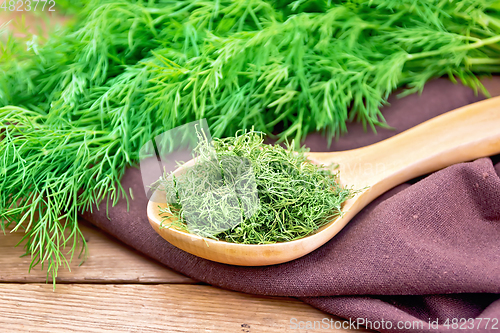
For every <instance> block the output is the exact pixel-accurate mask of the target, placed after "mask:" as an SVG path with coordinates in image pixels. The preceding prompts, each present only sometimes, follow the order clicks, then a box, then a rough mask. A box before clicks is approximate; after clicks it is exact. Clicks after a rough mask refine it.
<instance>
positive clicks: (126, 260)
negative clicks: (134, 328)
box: [0, 221, 195, 283]
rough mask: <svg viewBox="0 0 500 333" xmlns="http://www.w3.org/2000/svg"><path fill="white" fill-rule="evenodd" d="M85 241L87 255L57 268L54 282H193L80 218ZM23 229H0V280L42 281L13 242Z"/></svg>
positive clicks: (15, 241) (36, 270)
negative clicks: (6, 231) (82, 259)
mask: <svg viewBox="0 0 500 333" xmlns="http://www.w3.org/2000/svg"><path fill="white" fill-rule="evenodd" d="M80 226H81V229H82V232H83V235H84V237H85V239H86V240H87V245H88V258H87V260H85V262H84V263H83V264H82V265H81V266H79V264H80V263H81V260H79V259H78V258H75V259H73V263H72V265H71V271H69V270H68V269H67V268H61V269H60V270H59V275H58V277H57V283H195V281H194V280H192V279H190V278H188V277H186V276H184V275H181V274H179V273H176V272H174V271H172V270H170V269H168V268H166V267H165V266H163V265H161V264H159V263H157V262H156V261H153V260H151V259H149V258H147V257H145V256H143V255H141V254H140V253H138V252H137V251H134V250H133V249H131V248H129V247H127V246H125V245H123V244H122V243H119V242H118V241H116V240H114V239H112V238H111V237H109V236H107V235H106V234H104V233H103V232H102V231H100V230H98V229H97V228H95V227H94V226H92V225H90V224H89V223H88V222H85V221H80ZM23 235H24V234H23V232H16V233H8V234H7V235H2V233H1V230H0V267H2V269H1V270H0V283H1V282H30V283H33V282H39V283H40V282H45V281H46V277H47V274H46V273H45V272H44V271H42V270H41V268H40V267H38V266H37V267H35V268H34V269H33V271H32V272H31V273H29V274H28V268H29V263H30V262H31V258H30V257H23V258H21V257H20V256H22V255H23V254H24V252H25V251H24V249H23V247H22V245H20V246H18V247H15V245H16V244H17V243H18V242H19V241H20V240H21V238H22V237H23Z"/></svg>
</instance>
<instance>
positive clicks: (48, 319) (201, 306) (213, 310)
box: [0, 221, 366, 333]
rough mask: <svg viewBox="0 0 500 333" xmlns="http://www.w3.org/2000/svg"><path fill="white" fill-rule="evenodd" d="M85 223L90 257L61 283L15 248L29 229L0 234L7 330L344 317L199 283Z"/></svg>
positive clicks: (175, 327)
mask: <svg viewBox="0 0 500 333" xmlns="http://www.w3.org/2000/svg"><path fill="white" fill-rule="evenodd" d="M80 225H81V229H82V231H83V234H84V236H85V239H86V240H87V243H88V257H87V259H86V260H85V262H84V263H83V264H81V265H79V263H80V260H78V259H75V260H73V263H72V264H71V271H69V270H68V269H61V271H60V272H59V276H58V277H57V284H56V286H55V290H54V289H53V285H52V283H51V282H49V283H46V273H45V272H44V271H43V270H41V268H40V267H35V268H34V269H33V270H32V271H31V273H28V267H29V262H30V258H29V257H21V256H22V255H23V254H24V249H23V248H22V246H18V247H15V245H16V244H17V243H18V242H19V241H20V240H21V238H22V236H23V234H24V233H23V232H13V233H9V232H7V233H6V235H0V267H2V269H1V271H0V323H2V329H1V331H2V332H68V331H71V332H108V331H109V332H266V333H268V332H269V333H271V332H307V331H308V330H305V329H304V330H300V329H294V327H293V325H291V323H290V320H291V319H292V318H296V319H297V321H303V322H304V325H306V323H305V322H307V321H311V322H313V321H321V320H323V318H328V320H329V319H330V318H333V319H334V320H339V321H341V320H342V319H340V318H336V317H332V316H331V315H329V314H327V313H325V312H322V311H319V310H317V309H315V308H313V307H311V306H309V305H307V304H305V303H302V302H301V301H299V300H296V299H293V298H288V297H264V296H256V295H249V294H244V293H239V292H233V291H229V290H223V289H220V288H216V287H213V286H209V285H206V284H203V283H199V282H196V281H194V280H192V279H190V278H188V277H186V276H183V275H181V274H178V273H176V272H174V271H172V270H170V269H168V268H167V267H165V266H163V265H161V264H159V263H157V262H155V261H153V260H151V259H149V258H147V257H145V256H143V255H141V254H140V253H138V252H137V251H135V250H133V249H132V248H129V247H127V246H125V245H123V244H122V243H120V242H118V241H116V240H115V239H113V238H112V237H110V236H108V235H106V234H105V233H104V232H102V231H101V230H99V229H97V228H96V227H94V226H92V225H90V224H89V223H88V222H86V221H81V222H80ZM310 331H311V330H309V332H310ZM313 331H317V330H313ZM328 331H329V332H366V331H361V330H359V331H356V330H334V329H332V330H328Z"/></svg>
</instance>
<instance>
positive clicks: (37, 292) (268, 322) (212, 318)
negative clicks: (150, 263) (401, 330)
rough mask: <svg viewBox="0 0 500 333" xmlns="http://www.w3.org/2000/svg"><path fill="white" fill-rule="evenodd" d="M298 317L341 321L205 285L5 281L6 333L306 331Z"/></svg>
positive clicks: (1, 317) (0, 303)
mask: <svg viewBox="0 0 500 333" xmlns="http://www.w3.org/2000/svg"><path fill="white" fill-rule="evenodd" d="M292 318H296V319H297V321H303V322H306V321H311V322H313V321H322V320H323V318H327V320H329V319H330V318H332V319H333V320H334V321H335V320H340V319H338V318H334V317H331V316H330V315H328V314H326V313H323V312H321V311H318V310H315V309H313V308H312V307H310V306H308V305H306V304H304V303H302V302H300V301H298V300H293V299H289V298H279V297H261V296H253V295H247V294H242V293H236V292H231V291H227V290H221V289H218V288H215V287H211V286H202V285H59V286H57V289H56V291H55V292H53V291H52V286H51V285H38V284H31V285H19V284H0V322H1V323H2V325H1V327H2V328H1V330H2V332H31V331H36V332H51V333H55V332H68V331H71V332H86V333H87V332H162V333H163V332H169V333H172V332H214V333H219V332H246V333H250V332H265V333H272V332H281V333H282V332H306V330H300V329H293V326H294V324H293V322H292V324H291V322H290V320H291V319H292ZM304 325H305V324H304ZM328 332H344V333H345V332H363V331H353V330H335V329H329V330H328ZM365 332H366V331H365Z"/></svg>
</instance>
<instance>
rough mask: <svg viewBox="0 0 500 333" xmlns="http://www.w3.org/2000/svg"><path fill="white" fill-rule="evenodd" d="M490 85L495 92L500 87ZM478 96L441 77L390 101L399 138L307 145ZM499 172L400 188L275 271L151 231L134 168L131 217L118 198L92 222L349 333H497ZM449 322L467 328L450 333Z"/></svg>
mask: <svg viewBox="0 0 500 333" xmlns="http://www.w3.org/2000/svg"><path fill="white" fill-rule="evenodd" d="M488 83H489V84H490V86H495V85H496V87H499V86H500V79H497V78H495V79H494V80H491V81H489V82H488ZM497 89H498V88H497ZM493 90H495V87H494V89H493ZM480 99H482V97H478V96H475V95H474V93H473V92H472V90H471V89H469V88H466V87H464V86H462V85H454V84H452V83H451V82H449V81H447V80H445V79H439V80H434V81H432V82H430V83H428V84H427V86H426V88H425V89H424V91H423V93H422V94H421V95H417V94H415V95H410V96H407V97H404V98H402V99H397V98H396V97H392V98H391V99H390V102H391V105H390V106H387V107H385V108H384V111H383V112H384V116H385V117H386V120H387V121H388V123H389V124H390V125H391V126H393V127H394V128H395V130H391V129H379V131H378V134H376V135H375V134H373V133H372V132H371V131H368V132H364V131H363V129H362V126H360V125H357V124H354V125H352V126H350V127H349V134H348V135H346V136H343V137H341V138H340V139H339V140H338V141H336V142H334V143H333V144H332V145H331V147H330V148H327V142H326V140H325V139H324V138H323V137H321V136H320V135H316V134H313V135H310V136H309V137H308V138H307V140H306V145H308V146H309V147H310V148H311V150H312V151H328V150H332V151H333V150H345V149H352V148H356V147H360V146H363V145H367V144H370V143H374V142H376V141H379V140H383V139H385V138H387V137H390V136H392V135H394V134H396V133H398V132H401V131H404V130H406V129H408V128H410V127H412V126H415V125H416V124H418V123H420V122H423V121H425V120H427V119H430V118H432V117H435V116H437V115H439V114H441V113H444V112H447V111H450V110H452V109H455V108H457V107H460V106H463V105H466V104H469V103H473V102H476V101H478V100H480ZM499 112H500V110H499ZM499 131H500V128H499ZM408 153H411V152H408ZM499 174H500V164H497V165H496V166H495V165H494V163H493V162H492V159H490V158H483V159H479V160H477V161H473V162H469V163H462V164H458V165H453V166H451V167H449V168H446V169H444V170H441V171H438V172H435V173H433V174H431V175H429V176H427V177H421V179H419V180H413V181H412V182H408V183H406V184H402V185H400V186H398V187H396V188H394V189H392V190H391V191H389V192H388V193H385V194H384V195H383V196H381V197H380V198H378V199H377V200H376V201H374V202H373V203H372V204H370V205H369V206H368V207H366V208H365V209H364V210H363V211H362V212H360V213H359V214H358V215H357V216H356V218H354V219H353V220H352V221H351V222H350V223H349V224H348V225H347V227H345V228H344V229H343V230H342V231H341V232H340V233H339V234H338V235H337V236H336V237H334V238H333V239H332V240H331V241H329V242H328V243H327V244H325V245H324V246H322V247H321V248H319V249H318V250H316V251H314V252H312V253H310V254H309V255H307V256H305V257H302V258H300V259H297V260H295V261H292V262H289V263H284V264H280V265H275V266H267V267H238V266H231V265H225V264H219V263H215V262H212V261H208V260H205V259H201V258H198V257H195V256H193V255H191V254H189V253H186V252H184V251H182V250H179V249H177V248H176V247H174V246H172V245H170V244H169V243H168V242H166V241H165V240H163V239H162V238H161V237H160V236H159V235H157V234H156V233H155V232H154V231H153V229H152V228H151V227H150V225H149V222H148V219H147V216H146V205H147V199H146V197H145V194H144V191H143V187H142V183H141V176H140V171H139V170H138V169H136V168H130V169H129V170H128V171H127V173H126V174H125V176H124V178H123V181H122V185H123V186H124V188H125V189H127V188H129V187H130V188H132V190H133V193H134V196H135V199H134V200H133V201H131V202H130V211H127V208H126V202H125V201H124V200H122V201H121V202H120V203H119V204H118V205H117V206H115V207H113V208H110V209H109V218H110V219H108V218H107V217H106V210H105V209H104V207H101V208H100V210H99V211H94V213H92V214H90V213H87V214H84V217H85V218H86V219H87V220H89V221H91V222H92V223H94V224H95V225H97V226H98V227H100V228H102V229H103V230H105V231H106V232H108V233H110V234H111V235H114V236H115V237H116V238H118V239H120V240H121V241H123V242H124V243H126V244H128V245H130V246H132V247H133V248H135V249H137V250H139V251H140V252H142V253H144V254H146V255H147V256H150V257H151V258H154V259H156V260H158V261H159V262H161V263H163V264H165V265H166V266H168V267H170V268H172V269H174V270H176V271H178V272H180V273H183V274H185V275H187V276H190V277H192V278H194V279H197V280H199V281H203V282H206V283H209V284H212V285H216V286H219V287H222V288H227V289H231V290H237V291H242V292H247V293H253V294H262V295H276V296H294V297H298V298H300V299H302V300H303V301H304V302H307V303H309V304H311V305H313V306H315V307H317V308H319V309H321V310H324V311H326V312H329V313H331V314H334V315H337V316H340V317H343V318H349V319H350V320H351V325H352V326H350V328H353V327H357V326H355V324H356V323H365V324H366V325H367V327H368V328H374V329H376V330H379V331H382V332H404V331H406V332H479V331H491V332H500V322H498V323H497V324H496V328H497V329H495V326H494V325H493V324H494V322H495V321H498V320H499V318H500V200H499V199H500V177H499ZM453 318H457V320H462V321H461V322H458V324H456V325H454V324H453V321H452V320H453ZM469 318H471V319H470V320H469V321H467V322H466V323H465V324H464V321H465V320H468V319H469ZM474 318H476V319H474ZM479 318H490V321H489V324H488V328H486V326H485V324H486V319H479ZM447 319H448V322H446V320H447ZM368 321H369V322H371V323H372V324H371V325H370V324H369V323H368ZM382 321H383V322H382ZM400 321H401V322H400ZM405 321H406V322H405ZM389 322H390V324H389ZM408 322H411V323H410V324H411V325H413V326H412V328H408V326H409V323H408ZM446 323H448V324H449V325H445V324H446ZM302 325H303V326H302V327H305V326H304V325H306V323H303V324H302ZM381 325H383V326H381ZM398 325H399V326H398ZM404 325H406V326H407V329H404ZM292 326H294V325H292V324H291V327H292Z"/></svg>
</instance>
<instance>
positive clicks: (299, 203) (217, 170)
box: [160, 131, 354, 244]
mask: <svg viewBox="0 0 500 333" xmlns="http://www.w3.org/2000/svg"><path fill="white" fill-rule="evenodd" d="M263 142H264V139H263V135H262V133H257V132H253V131H251V132H246V133H237V134H236V136H234V137H228V138H225V139H215V140H213V142H212V144H213V147H214V149H215V152H214V154H211V151H210V148H211V147H212V146H211V143H209V142H208V141H207V140H201V141H200V142H199V144H198V146H197V147H196V148H195V149H194V152H195V155H196V156H197V158H196V160H195V163H194V165H192V166H189V167H186V168H185V171H184V172H183V173H182V174H181V175H178V176H175V175H174V174H170V175H166V176H164V177H163V178H162V179H161V180H160V184H161V185H162V186H161V187H160V188H163V189H168V190H167V193H170V194H171V195H172V194H174V196H175V199H176V200H174V201H171V204H169V205H167V206H166V207H165V208H162V209H160V214H161V216H162V217H163V220H162V227H164V228H165V227H175V228H179V229H181V230H186V231H189V232H191V233H194V234H197V235H199V236H202V237H209V238H213V239H218V240H223V241H227V242H233V243H243V244H269V243H276V242H286V241H291V240H295V239H299V238H302V237H305V236H307V235H310V234H312V233H313V232H315V231H316V230H318V229H319V228H320V227H321V226H323V225H325V224H326V223H328V222H329V221H331V219H332V218H335V217H336V216H339V215H340V214H341V213H342V211H341V208H342V203H343V202H344V201H346V200H347V199H348V198H350V197H352V195H353V193H354V191H353V190H352V189H350V188H347V187H342V186H340V185H339V184H338V183H337V180H338V177H337V174H336V173H335V172H334V169H333V166H329V167H326V166H323V165H315V164H312V163H310V161H309V160H308V159H307V157H306V155H305V154H304V153H305V152H306V151H307V149H305V148H302V149H298V150H294V149H293V147H294V144H293V143H292V144H289V145H287V147H286V148H283V147H282V146H280V145H274V146H271V145H266V144H264V143H263ZM245 164H247V165H245ZM254 192H255V195H253V193H254Z"/></svg>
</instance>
